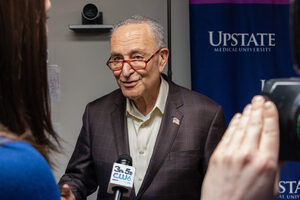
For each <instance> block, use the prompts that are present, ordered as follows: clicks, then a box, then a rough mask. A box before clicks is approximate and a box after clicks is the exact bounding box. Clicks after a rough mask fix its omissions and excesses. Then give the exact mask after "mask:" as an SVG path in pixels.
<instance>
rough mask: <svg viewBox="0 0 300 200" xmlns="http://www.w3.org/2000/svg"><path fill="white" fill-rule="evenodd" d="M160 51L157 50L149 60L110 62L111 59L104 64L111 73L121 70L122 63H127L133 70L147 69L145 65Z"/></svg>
mask: <svg viewBox="0 0 300 200" xmlns="http://www.w3.org/2000/svg"><path fill="white" fill-rule="evenodd" d="M160 50H161V49H158V50H157V51H156V52H155V53H154V54H153V55H152V56H151V57H150V58H148V59H147V60H144V59H132V60H111V57H110V58H109V59H108V61H107V62H106V65H107V66H108V67H109V68H110V69H111V70H112V71H119V70H122V68H123V66H124V63H128V64H129V65H130V67H132V68H133V69H134V70H141V69H145V68H146V67H147V63H148V62H149V61H150V60H151V59H152V58H153V57H154V56H155V55H156V54H158V52H159V51H160Z"/></svg>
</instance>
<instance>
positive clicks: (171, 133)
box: [137, 82, 183, 199]
mask: <svg viewBox="0 0 300 200" xmlns="http://www.w3.org/2000/svg"><path fill="white" fill-rule="evenodd" d="M182 104H183V102H182V100H181V97H180V94H179V93H178V89H177V86H175V85H174V84H173V83H170V82H169V95H168V98H167V103H166V108H165V111H164V115H163V118H162V121H161V126H160V129H159V133H158V135H157V139H156V143H155V146H154V149H153V154H152V157H151V160H150V163H149V166H148V169H147V172H146V175H145V177H144V181H143V183H142V185H141V188H140V190H139V192H138V194H137V199H139V198H140V197H141V196H142V194H143V193H144V192H145V191H146V189H147V188H148V187H149V185H150V184H151V182H152V180H153V178H154V177H155V175H156V173H157V172H158V170H159V168H160V167H161V165H162V164H163V162H164V160H165V159H166V157H167V155H168V153H169V152H170V150H171V147H172V144H173V142H174V140H175V138H176V136H177V133H178V129H179V127H180V126H181V124H180V122H181V120H182V118H183V114H182V113H181V112H180V111H179V110H178V108H179V107H180V106H182Z"/></svg>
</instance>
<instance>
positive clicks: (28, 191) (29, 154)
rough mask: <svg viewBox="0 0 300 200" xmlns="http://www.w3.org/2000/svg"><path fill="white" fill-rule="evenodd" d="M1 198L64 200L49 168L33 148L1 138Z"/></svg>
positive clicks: (9, 199) (3, 199)
mask: <svg viewBox="0 0 300 200" xmlns="http://www.w3.org/2000/svg"><path fill="white" fill-rule="evenodd" d="M0 199H1V200H6V199H7V200H20V199H23V200H42V199H43V200H60V194H59V190H58V187H57V184H56V181H55V179H54V176H53V174H52V172H51V169H50V167H49V165H48V164H47V162H46V160H45V159H44V157H43V156H42V155H41V154H40V153H39V152H38V151H37V150H36V149H34V148H33V147H32V146H31V145H29V144H27V143H25V142H22V141H12V140H10V141H9V140H7V139H4V138H1V137H0Z"/></svg>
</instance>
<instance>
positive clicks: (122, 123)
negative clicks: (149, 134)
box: [111, 90, 130, 160]
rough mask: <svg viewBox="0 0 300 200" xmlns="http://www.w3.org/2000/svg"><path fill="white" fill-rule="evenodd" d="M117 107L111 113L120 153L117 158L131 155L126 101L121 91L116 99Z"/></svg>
mask: <svg viewBox="0 0 300 200" xmlns="http://www.w3.org/2000/svg"><path fill="white" fill-rule="evenodd" d="M115 106H116V109H115V110H114V111H113V112H112V113H111V123H112V129H113V134H114V138H115V144H116V149H117V153H118V155H117V156H118V157H119V156H120V155H122V154H127V155H130V153H129V142H128V129H127V121H126V99H125V97H124V96H123V95H122V92H121V90H120V93H119V95H118V96H117V97H116V98H115ZM117 159H118V158H116V160H117Z"/></svg>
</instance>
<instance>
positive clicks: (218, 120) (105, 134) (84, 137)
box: [59, 82, 226, 200]
mask: <svg viewBox="0 0 300 200" xmlns="http://www.w3.org/2000/svg"><path fill="white" fill-rule="evenodd" d="M174 117H175V118H177V119H178V120H179V124H178V123H177V122H178V120H176V123H174V121H173V118H174ZM225 126H226V125H225V120H224V114H223V110H222V108H221V106H219V105H218V104H216V103H215V102H213V101H212V100H210V99H209V98H208V97H205V96H203V95H201V94H199V93H196V92H193V91H191V90H188V89H185V88H183V87H180V86H178V85H176V84H174V83H172V82H169V94H168V97H167V103H166V107H165V112H164V114H163V118H162V122H161V126H160V129H159V133H158V136H157V139H156V143H155V147H154V149H153V154H152V157H151V160H150V163H149V166H148V169H147V172H146V175H145V177H144V181H143V183H142V185H141V188H140V190H139V192H138V194H135V192H134V190H133V191H132V193H131V196H130V198H124V199H143V200H180V199H182V200H193V199H197V200H199V199H200V192H201V184H202V181H203V177H204V174H205V171H206V168H207V165H208V161H209V158H210V156H211V154H212V152H213V150H214V148H215V147H216V145H217V143H218V142H219V141H220V139H221V137H222V135H223V133H224V131H225ZM127 132H128V129H127V119H126V98H125V97H124V96H123V95H122V92H121V90H120V89H117V90H115V91H113V92H112V93H110V94H108V95H106V96H104V97H101V98H99V99H97V100H95V101H93V102H91V103H89V104H88V105H87V107H86V110H85V113H84V116H83V127H82V129H81V132H80V135H79V138H78V141H77V144H76V147H75V150H74V153H73V155H72V157H71V159H70V161H69V164H68V166H67V169H66V172H65V175H64V176H63V177H62V178H61V180H60V182H59V185H62V184H64V183H67V184H69V185H70V186H71V187H72V191H73V193H74V194H75V196H76V200H81V199H86V196H87V195H89V194H91V193H93V192H94V191H95V190H96V189H97V187H98V186H99V191H98V197H97V199H98V200H100V199H113V196H112V195H111V194H108V193H107V192H106V191H107V187H108V183H109V179H110V175H111V170H112V166H113V163H114V162H115V161H116V160H117V159H118V157H119V155H121V154H128V155H130V152H129V142H128V133H127Z"/></svg>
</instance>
